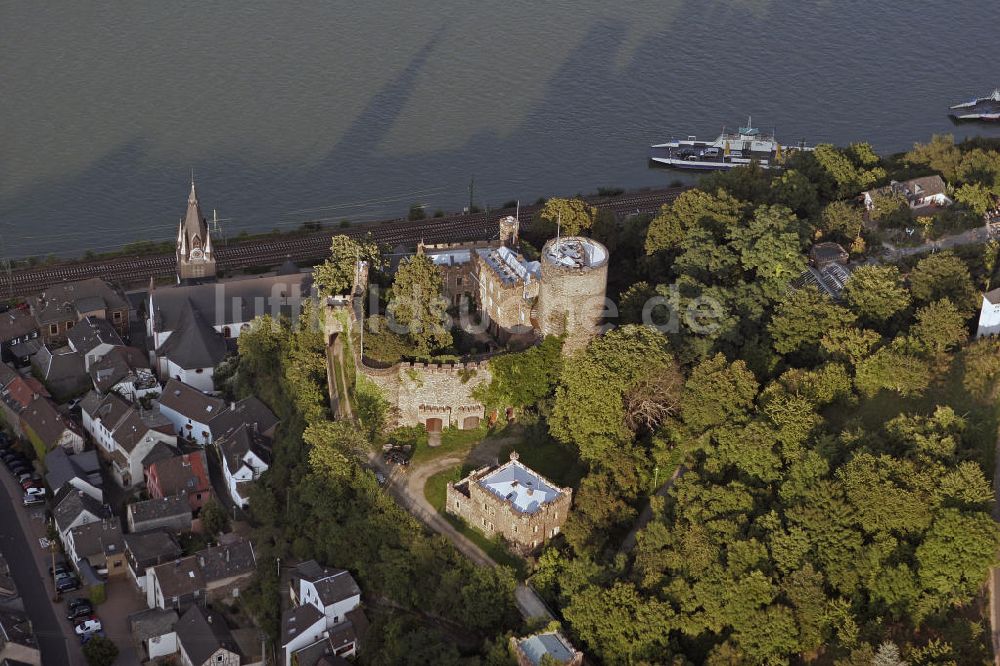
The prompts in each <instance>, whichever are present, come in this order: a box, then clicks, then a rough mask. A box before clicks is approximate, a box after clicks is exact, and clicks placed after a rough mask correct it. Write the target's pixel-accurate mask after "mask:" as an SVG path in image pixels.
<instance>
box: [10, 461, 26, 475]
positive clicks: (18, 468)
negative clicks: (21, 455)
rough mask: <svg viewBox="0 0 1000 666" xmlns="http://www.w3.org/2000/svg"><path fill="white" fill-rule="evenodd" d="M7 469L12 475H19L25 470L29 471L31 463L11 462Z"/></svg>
mask: <svg viewBox="0 0 1000 666" xmlns="http://www.w3.org/2000/svg"><path fill="white" fill-rule="evenodd" d="M9 469H10V473H11V474H13V475H14V476H21V475H22V474H24V473H25V472H30V471H31V465H30V464H29V463H28V461H24V462H20V461H18V462H15V463H13V464H12V465H11V466H10V467H9Z"/></svg>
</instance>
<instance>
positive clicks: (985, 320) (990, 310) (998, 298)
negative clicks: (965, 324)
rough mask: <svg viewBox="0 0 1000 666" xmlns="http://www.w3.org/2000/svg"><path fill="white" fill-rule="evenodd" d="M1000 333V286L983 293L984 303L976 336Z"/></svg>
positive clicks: (980, 311)
mask: <svg viewBox="0 0 1000 666" xmlns="http://www.w3.org/2000/svg"><path fill="white" fill-rule="evenodd" d="M998 333H1000V288H998V289H994V290H993V291H988V292H986V293H985V294H983V305H982V307H981V308H980V310H979V326H978V327H977V328H976V338H982V337H985V336H991V335H997V334H998Z"/></svg>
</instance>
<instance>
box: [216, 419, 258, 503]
mask: <svg viewBox="0 0 1000 666" xmlns="http://www.w3.org/2000/svg"><path fill="white" fill-rule="evenodd" d="M216 445H217V446H218V447H219V453H220V454H221V457H222V476H223V478H225V480H226V488H227V489H228V490H229V496H230V497H231V498H232V500H233V503H235V504H236V505H238V506H239V507H241V508H246V507H247V505H248V504H249V503H250V498H249V492H248V491H249V489H250V485H251V484H253V482H254V481H256V480H257V479H259V478H260V476H261V474H263V473H264V472H266V471H267V468H268V467H269V466H270V464H271V444H270V441H269V440H267V439H266V438H265V437H264V436H263V435H261V434H260V433H258V432H257V431H256V428H255V427H254V426H253V425H241V426H239V427H238V428H236V430H235V431H233V432H232V433H230V434H227V435H224V436H223V437H222V438H221V439H218V440H216Z"/></svg>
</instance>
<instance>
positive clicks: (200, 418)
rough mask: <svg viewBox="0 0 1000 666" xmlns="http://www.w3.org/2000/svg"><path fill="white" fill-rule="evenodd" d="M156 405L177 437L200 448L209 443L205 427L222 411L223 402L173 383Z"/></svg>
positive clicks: (165, 387)
mask: <svg viewBox="0 0 1000 666" xmlns="http://www.w3.org/2000/svg"><path fill="white" fill-rule="evenodd" d="M158 402H159V405H160V412H162V413H163V415H164V416H166V417H167V418H168V419H170V422H171V423H173V424H174V429H175V430H176V431H177V436H178V437H184V438H185V439H188V440H190V441H192V442H194V443H196V444H198V445H200V446H207V445H208V444H211V443H212V430H211V428H210V427H209V425H208V424H209V423H210V422H211V421H212V419H213V418H215V417H216V416H217V415H218V414H219V413H220V412H222V410H224V409H225V407H226V402H225V400H220V399H219V398H214V397H212V396H210V395H205V394H204V393H203V392H201V391H199V390H198V389H196V388H193V387H191V386H188V385H187V384H185V383H183V382H180V381H178V380H176V379H171V380H169V381H168V382H167V383H166V385H165V386H164V387H163V393H161V394H160V399H159V401H158Z"/></svg>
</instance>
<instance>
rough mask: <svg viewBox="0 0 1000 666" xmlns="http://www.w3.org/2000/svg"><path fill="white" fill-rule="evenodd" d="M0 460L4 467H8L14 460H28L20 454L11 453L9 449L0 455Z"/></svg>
mask: <svg viewBox="0 0 1000 666" xmlns="http://www.w3.org/2000/svg"><path fill="white" fill-rule="evenodd" d="M0 460H3V464H4V465H9V464H11V463H12V462H14V461H15V460H24V461H27V460H28V459H27V458H25V457H24V456H23V455H21V454H20V453H18V452H17V451H12V450H10V449H7V450H6V451H4V452H3V453H0Z"/></svg>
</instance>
